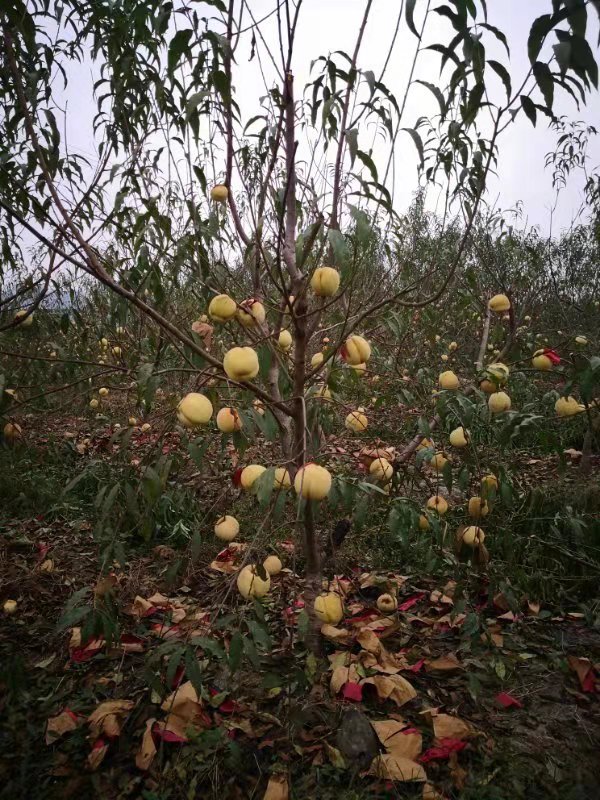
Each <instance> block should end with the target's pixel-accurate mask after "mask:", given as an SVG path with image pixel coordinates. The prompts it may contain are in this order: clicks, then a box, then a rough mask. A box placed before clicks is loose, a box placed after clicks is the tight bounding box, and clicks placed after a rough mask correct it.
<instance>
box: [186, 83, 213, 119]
mask: <svg viewBox="0 0 600 800" xmlns="http://www.w3.org/2000/svg"><path fill="white" fill-rule="evenodd" d="M207 97H210V92H208V91H206V90H203V91H202V92H195V93H194V94H193V95H192V96H191V97H190V99H189V100H188V101H187V103H186V104H185V121H186V122H188V121H189V118H190V117H191V115H192V114H193V113H194V111H195V110H196V109H197V108H198V106H199V105H200V103H201V102H202V101H203V100H205V99H206V98H207Z"/></svg>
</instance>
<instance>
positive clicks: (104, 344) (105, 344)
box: [100, 336, 108, 350]
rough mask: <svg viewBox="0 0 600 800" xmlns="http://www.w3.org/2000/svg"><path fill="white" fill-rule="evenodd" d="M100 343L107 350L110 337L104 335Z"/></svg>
mask: <svg viewBox="0 0 600 800" xmlns="http://www.w3.org/2000/svg"><path fill="white" fill-rule="evenodd" d="M100 344H101V345H102V348H103V349H104V350H106V348H107V347H108V339H106V338H105V337H104V336H103V337H102V339H100Z"/></svg>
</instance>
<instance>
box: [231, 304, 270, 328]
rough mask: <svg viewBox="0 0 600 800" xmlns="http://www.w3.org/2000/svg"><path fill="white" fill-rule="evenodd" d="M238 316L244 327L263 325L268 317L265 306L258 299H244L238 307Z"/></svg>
mask: <svg viewBox="0 0 600 800" xmlns="http://www.w3.org/2000/svg"><path fill="white" fill-rule="evenodd" d="M236 316H237V318H238V320H239V322H240V323H241V324H242V325H243V326H244V328H253V327H254V326H256V325H262V324H263V322H264V321H265V319H266V317H267V313H266V311H265V307H264V306H263V304H262V303H260V302H259V301H258V300H253V299H252V298H251V299H250V300H244V302H243V303H242V304H241V307H240V308H238V309H237V311H236Z"/></svg>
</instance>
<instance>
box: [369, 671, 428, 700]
mask: <svg viewBox="0 0 600 800" xmlns="http://www.w3.org/2000/svg"><path fill="white" fill-rule="evenodd" d="M369 684H371V685H373V686H374V687H375V689H376V691H377V696H378V697H379V699H380V700H387V699H390V700H393V701H394V702H395V703H396V705H398V706H403V705H404V704H405V703H408V702H409V701H410V700H412V699H413V698H415V697H416V696H417V693H416V691H415V689H414V687H413V686H412V685H411V684H410V683H409V682H408V681H407V680H405V679H404V678H403V677H402V676H401V675H375V676H374V677H372V678H365V679H364V680H363V681H362V682H361V685H363V686H364V685H369Z"/></svg>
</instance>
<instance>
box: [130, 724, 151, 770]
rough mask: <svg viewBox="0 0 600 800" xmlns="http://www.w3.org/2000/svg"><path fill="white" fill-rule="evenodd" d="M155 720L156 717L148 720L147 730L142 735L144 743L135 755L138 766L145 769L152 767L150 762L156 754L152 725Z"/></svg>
mask: <svg viewBox="0 0 600 800" xmlns="http://www.w3.org/2000/svg"><path fill="white" fill-rule="evenodd" d="M155 722H156V720H155V719H154V718H152V719H149V720H148V721H147V722H146V730H145V731H144V735H143V737H142V743H141V745H140V749H139V750H138V752H137V753H136V755H135V765H136V767H137V768H138V769H142V770H144V771H145V770H147V769H150V764H152V761H153V760H154V756H155V755H156V745H155V744H154V738H153V736H152V726H153V725H154V723H155Z"/></svg>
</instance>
